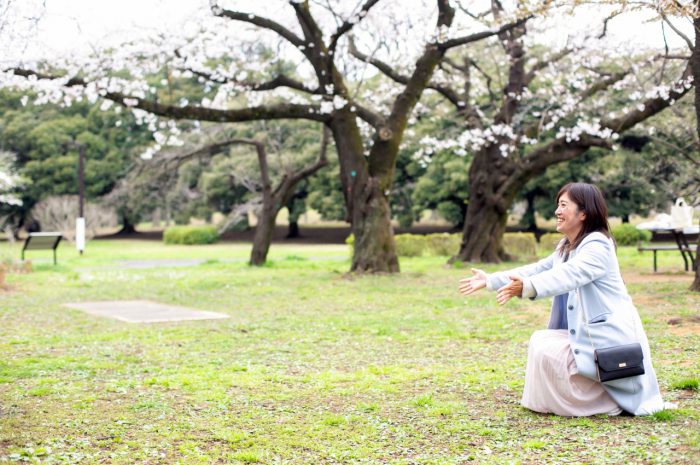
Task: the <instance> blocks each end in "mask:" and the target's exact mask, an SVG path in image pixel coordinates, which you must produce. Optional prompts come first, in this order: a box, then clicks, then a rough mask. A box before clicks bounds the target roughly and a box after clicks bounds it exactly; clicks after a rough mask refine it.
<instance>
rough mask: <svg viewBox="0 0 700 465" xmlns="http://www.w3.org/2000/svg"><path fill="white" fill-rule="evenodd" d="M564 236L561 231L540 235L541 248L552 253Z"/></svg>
mask: <svg viewBox="0 0 700 465" xmlns="http://www.w3.org/2000/svg"><path fill="white" fill-rule="evenodd" d="M563 238H564V235H563V234H561V233H547V234H542V235H541V236H540V243H539V249H540V250H543V251H545V252H549V253H552V252H554V250H555V249H556V248H557V246H558V245H559V242H561V240H562V239H563Z"/></svg>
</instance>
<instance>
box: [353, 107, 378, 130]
mask: <svg viewBox="0 0 700 465" xmlns="http://www.w3.org/2000/svg"><path fill="white" fill-rule="evenodd" d="M352 104H353V105H354V106H355V108H356V113H357V116H359V117H360V119H362V120H363V121H365V122H366V123H368V124H369V125H370V126H372V127H373V128H375V129H379V128H381V127H383V126H384V125H386V120H385V119H384V117H383V116H381V115H380V114H379V113H377V112H374V111H372V110H370V109H369V108H367V107H364V106H363V105H360V104H358V103H357V102H354V101H353V102H352Z"/></svg>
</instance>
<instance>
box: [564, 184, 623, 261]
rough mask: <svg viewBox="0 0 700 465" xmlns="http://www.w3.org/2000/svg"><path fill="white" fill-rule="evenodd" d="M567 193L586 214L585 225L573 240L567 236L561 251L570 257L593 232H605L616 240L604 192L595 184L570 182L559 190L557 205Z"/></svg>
mask: <svg viewBox="0 0 700 465" xmlns="http://www.w3.org/2000/svg"><path fill="white" fill-rule="evenodd" d="M564 194H567V195H568V196H569V198H570V199H571V201H572V202H574V203H575V204H576V206H577V207H578V209H579V211H582V212H583V213H585V214H586V218H585V219H584V220H583V227H582V228H581V231H579V233H578V235H577V236H576V238H575V239H574V241H573V242H570V241H569V239H568V238H567V239H566V240H565V241H564V245H563V246H562V247H561V248H560V249H559V253H560V254H561V255H562V256H563V257H566V258H568V257H569V253H570V252H571V251H572V250H574V249H575V248H576V247H578V246H579V244H580V243H581V241H582V240H583V239H584V238H585V237H586V236H587V235H589V234H590V233H592V232H596V231H597V232H600V233H603V234H605V236H607V237H609V238H610V239H612V240H613V243H614V242H615V239H613V237H612V235H611V234H610V224H608V206H607V204H606V203H605V197H603V193H602V192H601V191H600V189H598V187H597V186H594V185H593V184H586V183H584V182H570V183H569V184H567V185H565V186H564V187H562V188H561V189H560V190H559V193H558V194H557V205H559V199H560V198H561V196H562V195H564Z"/></svg>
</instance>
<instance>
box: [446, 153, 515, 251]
mask: <svg viewBox="0 0 700 465" xmlns="http://www.w3.org/2000/svg"><path fill="white" fill-rule="evenodd" d="M521 174H522V173H519V172H517V170H516V166H515V164H514V162H512V161H511V160H510V159H507V158H504V157H503V156H502V155H501V154H500V151H499V149H498V146H496V145H490V146H488V147H486V148H485V149H484V150H481V151H480V152H477V153H476V154H475V156H474V160H473V161H472V164H471V166H470V168H469V205H468V209H467V216H466V219H465V221H464V229H463V232H462V243H461V245H460V249H459V253H458V254H457V256H456V257H453V259H452V260H455V259H457V260H460V261H466V262H491V263H499V262H501V261H503V260H507V259H509V258H510V257H509V256H508V255H507V254H506V253H505V251H504V249H503V234H504V233H505V230H506V222H507V220H508V209H509V208H510V206H511V205H512V203H513V199H514V198H515V196H516V195H517V194H518V192H519V191H520V189H521V188H522V187H523V186H524V185H525V183H526V182H527V179H526V178H525V177H524V176H521ZM518 178H520V179H518ZM506 186H507V187H506ZM504 187H506V188H505V189H504Z"/></svg>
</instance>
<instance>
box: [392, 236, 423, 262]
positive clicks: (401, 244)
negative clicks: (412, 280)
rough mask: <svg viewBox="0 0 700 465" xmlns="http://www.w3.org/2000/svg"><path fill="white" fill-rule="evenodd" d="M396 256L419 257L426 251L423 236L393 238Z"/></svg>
mask: <svg viewBox="0 0 700 465" xmlns="http://www.w3.org/2000/svg"><path fill="white" fill-rule="evenodd" d="M394 241H395V242H396V255H398V256H399V257H419V256H421V255H423V252H424V251H425V249H426V242H427V241H426V239H425V236H421V235H418V234H398V235H396V236H394Z"/></svg>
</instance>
